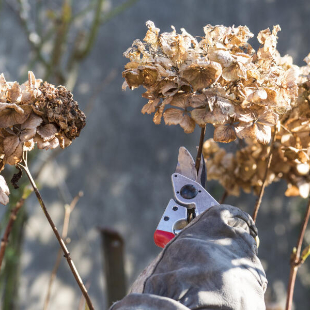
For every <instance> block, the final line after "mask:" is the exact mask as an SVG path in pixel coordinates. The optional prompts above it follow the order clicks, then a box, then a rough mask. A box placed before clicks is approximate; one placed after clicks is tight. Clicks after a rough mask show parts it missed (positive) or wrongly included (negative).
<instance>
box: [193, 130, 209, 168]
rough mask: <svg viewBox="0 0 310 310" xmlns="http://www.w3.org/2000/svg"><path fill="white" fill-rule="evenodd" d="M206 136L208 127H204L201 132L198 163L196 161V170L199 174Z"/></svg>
mask: <svg viewBox="0 0 310 310" xmlns="http://www.w3.org/2000/svg"><path fill="white" fill-rule="evenodd" d="M205 134H206V126H204V127H202V128H201V132H200V139H199V147H198V151H197V157H196V161H195V168H196V170H197V173H198V171H199V167H200V161H201V154H202V146H203V140H204V137H205Z"/></svg>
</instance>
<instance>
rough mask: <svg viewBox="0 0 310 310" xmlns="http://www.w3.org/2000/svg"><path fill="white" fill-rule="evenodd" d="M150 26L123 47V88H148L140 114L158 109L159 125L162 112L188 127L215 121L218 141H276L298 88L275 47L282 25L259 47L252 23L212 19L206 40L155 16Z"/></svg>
mask: <svg viewBox="0 0 310 310" xmlns="http://www.w3.org/2000/svg"><path fill="white" fill-rule="evenodd" d="M147 27H148V28H149V30H148V32H147V34H146V36H145V38H144V42H141V41H140V40H135V41H134V43H133V46H132V47H131V48H129V49H128V50H127V51H126V52H125V53H124V55H125V57H127V58H129V59H130V62H129V63H127V64H126V66H125V69H126V70H125V71H124V72H123V77H124V78H125V82H124V85H123V88H124V89H125V88H126V87H127V86H129V87H130V88H131V89H133V88H136V87H139V86H140V85H142V86H143V87H144V88H146V92H145V93H144V94H143V95H142V96H143V97H145V98H147V99H148V100H149V101H148V103H147V104H146V105H145V106H144V107H143V108H142V113H148V114H151V113H154V119H153V120H154V123H156V124H159V123H160V122H161V118H162V116H163V118H164V121H165V123H166V124H167V125H176V124H179V125H180V126H181V127H182V128H183V129H184V131H185V132H186V133H191V132H193V131H194V128H195V125H196V124H197V125H199V126H201V127H203V126H205V125H206V124H207V123H210V124H213V125H214V127H215V131H214V140H215V141H218V142H231V141H234V140H236V139H237V138H241V139H243V138H245V137H252V138H255V139H257V140H258V141H260V142H262V143H268V142H269V141H270V139H271V128H272V126H274V125H275V124H276V123H277V121H278V119H279V115H281V114H283V113H285V112H286V111H288V110H290V109H291V107H292V102H294V100H295V98H296V96H297V93H298V87H297V77H298V75H299V68H298V67H297V66H294V65H293V64H292V63H291V61H290V59H289V58H288V57H285V58H281V57H280V55H279V53H278V52H277V50H276V43H277V32H278V31H279V30H280V27H279V26H275V27H274V28H273V31H272V32H271V31H270V30H269V29H266V30H263V31H261V32H260V33H259V34H258V37H257V38H258V41H259V42H260V43H261V47H260V48H259V49H258V51H257V52H255V50H254V49H253V48H252V46H251V45H250V44H249V43H248V42H247V41H248V39H249V38H251V37H253V34H252V33H251V32H250V31H249V29H248V28H247V27H246V26H239V27H237V28H235V27H224V26H211V25H207V26H205V27H204V33H205V36H204V37H203V38H201V40H197V39H196V38H194V37H193V36H192V35H190V34H189V33H187V32H186V31H185V30H184V29H181V31H182V33H181V34H177V33H176V31H175V29H174V28H173V27H172V28H173V31H172V32H169V33H167V32H165V33H162V34H160V33H159V29H158V28H156V27H155V25H154V23H153V22H151V21H148V22H147Z"/></svg>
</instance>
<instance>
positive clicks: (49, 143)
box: [34, 135, 59, 150]
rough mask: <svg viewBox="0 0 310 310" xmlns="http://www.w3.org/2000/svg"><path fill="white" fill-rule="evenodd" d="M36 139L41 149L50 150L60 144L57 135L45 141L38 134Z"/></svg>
mask: <svg viewBox="0 0 310 310" xmlns="http://www.w3.org/2000/svg"><path fill="white" fill-rule="evenodd" d="M34 141H35V142H36V143H37V146H38V148H39V149H45V150H50V149H55V148H56V147H58V146H59V140H58V139H57V138H56V137H54V138H52V139H51V140H46V141H44V140H43V139H42V138H41V137H40V136H39V135H36V136H35V138H34Z"/></svg>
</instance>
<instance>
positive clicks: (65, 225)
mask: <svg viewBox="0 0 310 310" xmlns="http://www.w3.org/2000/svg"><path fill="white" fill-rule="evenodd" d="M82 196H83V192H79V193H78V194H77V195H76V196H75V197H74V198H73V200H72V202H71V204H70V205H65V216H64V223H63V228H62V234H61V236H62V239H64V240H66V238H67V236H68V228H69V221H70V215H71V212H72V211H73V209H74V208H75V206H76V204H77V202H78V201H79V199H80V198H81V197H82ZM61 256H62V249H61V248H59V250H58V253H57V258H56V262H55V265H54V268H53V271H52V273H51V276H50V280H49V283H48V289H47V293H46V297H45V301H44V308H43V309H44V310H47V308H48V304H49V301H50V297H51V292H52V286H53V282H54V280H55V278H56V274H57V270H58V268H59V265H60V262H61Z"/></svg>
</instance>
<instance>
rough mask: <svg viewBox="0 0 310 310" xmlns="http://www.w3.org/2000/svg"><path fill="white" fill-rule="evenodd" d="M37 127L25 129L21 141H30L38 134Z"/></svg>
mask: <svg viewBox="0 0 310 310" xmlns="http://www.w3.org/2000/svg"><path fill="white" fill-rule="evenodd" d="M36 132H37V130H36V128H29V129H24V130H23V131H22V132H21V134H20V136H19V139H20V141H21V142H25V141H28V140H30V139H32V138H33V137H34V136H35V135H36Z"/></svg>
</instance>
